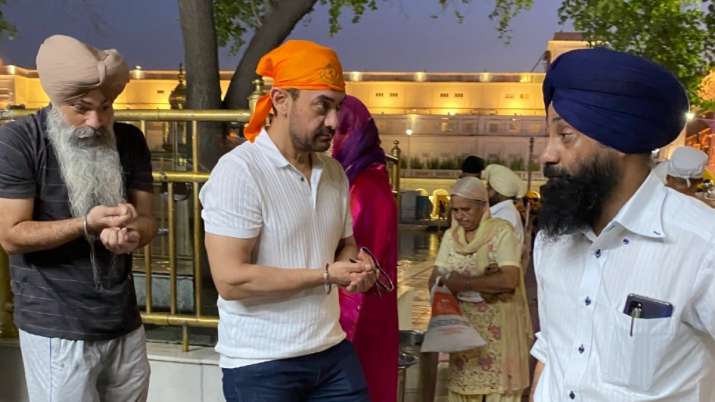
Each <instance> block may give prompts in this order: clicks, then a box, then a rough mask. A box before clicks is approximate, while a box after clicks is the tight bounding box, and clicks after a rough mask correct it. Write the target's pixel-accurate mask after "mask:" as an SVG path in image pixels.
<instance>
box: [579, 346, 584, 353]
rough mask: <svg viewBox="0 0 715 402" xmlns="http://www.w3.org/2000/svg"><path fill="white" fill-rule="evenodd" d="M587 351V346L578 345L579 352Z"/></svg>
mask: <svg viewBox="0 0 715 402" xmlns="http://www.w3.org/2000/svg"><path fill="white" fill-rule="evenodd" d="M585 351H586V348H584V347H583V345H581V346H579V347H578V352H579V353H583V352H585Z"/></svg>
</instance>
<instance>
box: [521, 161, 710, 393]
mask: <svg viewBox="0 0 715 402" xmlns="http://www.w3.org/2000/svg"><path fill="white" fill-rule="evenodd" d="M534 267H535V270H536V277H537V281H538V298H539V318H540V322H541V332H540V333H538V334H537V341H536V343H535V344H534V347H533V349H532V351H531V353H532V355H533V356H534V357H536V358H537V359H538V360H539V361H541V362H543V363H544V365H545V367H544V370H543V372H542V375H541V379H540V381H539V383H538V385H537V389H536V394H535V401H536V402H555V401H572V400H573V401H584V402H585V401H588V402H615V401H618V402H645V401H658V402H715V211H714V210H713V209H711V208H709V207H707V206H706V205H705V204H703V203H701V202H700V201H698V200H696V199H694V198H691V197H687V196H684V195H682V194H680V193H677V192H676V191H674V190H671V189H668V188H666V187H665V186H664V185H663V184H662V183H661V182H660V181H659V180H658V178H657V177H655V176H654V175H653V174H651V175H650V176H649V177H648V178H647V179H646V181H645V182H644V183H643V184H642V185H641V187H640V189H639V190H638V191H637V192H636V194H634V195H633V197H631V199H630V200H629V201H628V203H627V204H626V205H625V206H624V207H623V208H622V209H621V210H620V212H619V213H618V214H617V216H616V217H615V218H614V219H613V221H611V222H610V223H609V224H608V225H607V227H606V229H604V230H603V231H602V232H601V234H600V235H599V236H596V235H595V234H594V233H593V231H591V230H590V229H589V230H584V231H581V232H578V233H573V234H569V235H565V236H562V237H561V238H560V239H559V240H557V241H550V240H546V239H544V238H543V237H542V235H541V234H539V236H538V237H537V240H536V244H535V246H534ZM629 294H636V295H640V296H644V297H648V298H651V299H656V300H659V301H662V302H667V303H670V304H672V305H673V307H674V308H673V313H672V315H671V316H670V317H663V318H652V319H643V318H641V319H632V318H631V317H630V316H629V315H627V314H624V312H623V311H624V307H625V304H626V299H627V298H628V295H629ZM632 321H633V330H632V331H633V332H632V334H631V323H632Z"/></svg>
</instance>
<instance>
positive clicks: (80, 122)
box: [0, 35, 156, 402]
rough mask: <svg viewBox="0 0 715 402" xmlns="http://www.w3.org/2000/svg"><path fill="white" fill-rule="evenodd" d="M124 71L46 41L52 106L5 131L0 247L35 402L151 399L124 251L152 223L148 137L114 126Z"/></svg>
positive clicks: (94, 52)
mask: <svg viewBox="0 0 715 402" xmlns="http://www.w3.org/2000/svg"><path fill="white" fill-rule="evenodd" d="M128 71H129V69H128V68H127V65H126V63H124V61H123V60H122V57H121V56H120V55H119V53H118V52H117V51H116V50H98V49H94V48H92V47H90V46H88V45H86V44H84V43H82V42H80V41H78V40H77V39H75V38H72V37H69V36H64V35H54V36H51V37H49V38H47V39H46V40H45V41H44V42H43V43H42V45H41V46H40V50H39V52H38V54H37V72H38V74H39V76H40V83H41V84H42V88H43V89H44V90H45V92H46V93H47V95H48V97H49V98H50V100H51V104H50V106H49V107H46V108H43V109H41V110H40V111H38V112H37V113H35V114H33V115H30V116H27V117H23V118H21V119H18V120H16V121H14V122H12V123H8V124H5V125H3V126H2V128H0V138H2V141H1V143H0V210H2V211H3V214H2V216H1V217H0V245H2V247H3V248H4V249H5V251H7V252H8V254H10V265H11V267H12V271H11V274H12V283H13V291H14V294H15V299H14V302H15V324H17V326H18V327H19V328H20V347H21V351H22V359H23V366H24V368H25V379H26V383H27V390H28V394H29V399H30V400H31V401H33V402H35V401H58V402H70V401H71V402H74V401H89V402H93V401H100V400H101V401H145V400H146V398H147V391H148V387H149V363H148V361H147V357H146V346H145V338H144V329H143V327H142V323H141V318H140V316H139V311H138V309H137V303H136V296H135V294H134V283H133V280H132V270H131V264H132V257H131V254H130V253H131V252H132V251H134V250H136V249H137V248H139V247H142V246H143V245H145V244H147V243H148V242H149V241H150V240H151V239H152V237H153V236H154V234H155V232H156V225H155V223H154V220H153V218H152V213H151V199H152V191H153V189H152V174H151V160H150V154H149V149H148V148H147V145H146V141H145V140H144V135H142V132H141V131H139V129H137V128H136V127H134V126H132V125H128V124H121V123H115V122H114V109H113V106H112V105H113V102H114V100H115V99H116V97H117V96H118V95H119V94H120V93H121V92H122V90H123V89H124V86H125V85H126V83H127V81H128V80H129V75H128Z"/></svg>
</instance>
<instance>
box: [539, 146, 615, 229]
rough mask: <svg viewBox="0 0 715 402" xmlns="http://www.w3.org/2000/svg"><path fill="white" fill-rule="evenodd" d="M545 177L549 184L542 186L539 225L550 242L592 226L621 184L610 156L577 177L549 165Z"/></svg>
mask: <svg viewBox="0 0 715 402" xmlns="http://www.w3.org/2000/svg"><path fill="white" fill-rule="evenodd" d="M544 176H545V177H547V178H548V181H547V182H546V184H544V185H543V186H541V202H542V205H541V210H540V211H539V216H538V222H539V229H540V230H541V231H542V232H543V233H544V234H545V235H546V238H547V239H550V240H556V239H557V238H558V237H559V236H562V235H564V234H569V233H573V232H575V231H577V230H579V229H583V228H586V227H588V226H590V225H593V223H594V221H595V220H596V218H598V216H599V215H600V214H601V211H602V209H603V204H604V202H605V201H606V200H607V199H608V198H610V197H611V195H612V194H613V190H614V189H615V187H616V185H617V184H618V180H619V179H618V177H619V174H618V169H617V167H616V165H615V163H614V161H613V159H612V158H609V157H608V156H604V157H599V156H595V157H594V158H592V159H591V160H590V161H587V162H585V163H584V164H583V165H581V168H580V169H579V171H578V172H577V173H576V174H575V175H569V174H568V173H566V171H564V170H563V169H562V168H559V167H556V166H555V165H546V166H544Z"/></svg>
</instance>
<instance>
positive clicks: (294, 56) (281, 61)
mask: <svg viewBox="0 0 715 402" xmlns="http://www.w3.org/2000/svg"><path fill="white" fill-rule="evenodd" d="M256 73H257V74H258V75H261V76H263V77H269V78H272V79H273V88H282V89H288V88H290V89H307V90H330V91H335V92H338V93H340V94H344V93H345V81H344V80H343V68H342V66H341V65H340V60H338V56H337V55H336V54H335V51H334V50H333V49H330V48H327V47H324V46H320V45H318V44H316V43H313V42H310V41H305V40H290V41H287V42H286V43H285V44H283V45H282V46H280V47H277V48H275V49H273V50H271V51H270V52H268V54H266V55H265V56H263V57H262V58H261V60H260V61H259V62H258V67H257V68H256ZM340 99H342V97H341V98H340ZM272 106H273V101H272V96H271V95H270V94H268V95H263V96H262V97H261V98H260V99H259V100H258V102H257V103H256V110H255V111H254V112H253V115H252V116H251V120H250V121H249V122H248V124H247V125H246V127H245V129H244V136H245V137H246V139H248V140H249V141H254V140H255V138H256V136H257V135H258V134H259V133H260V131H261V129H262V128H263V125H264V124H265V122H266V119H267V118H268V114H269V113H270V111H271V108H272Z"/></svg>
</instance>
